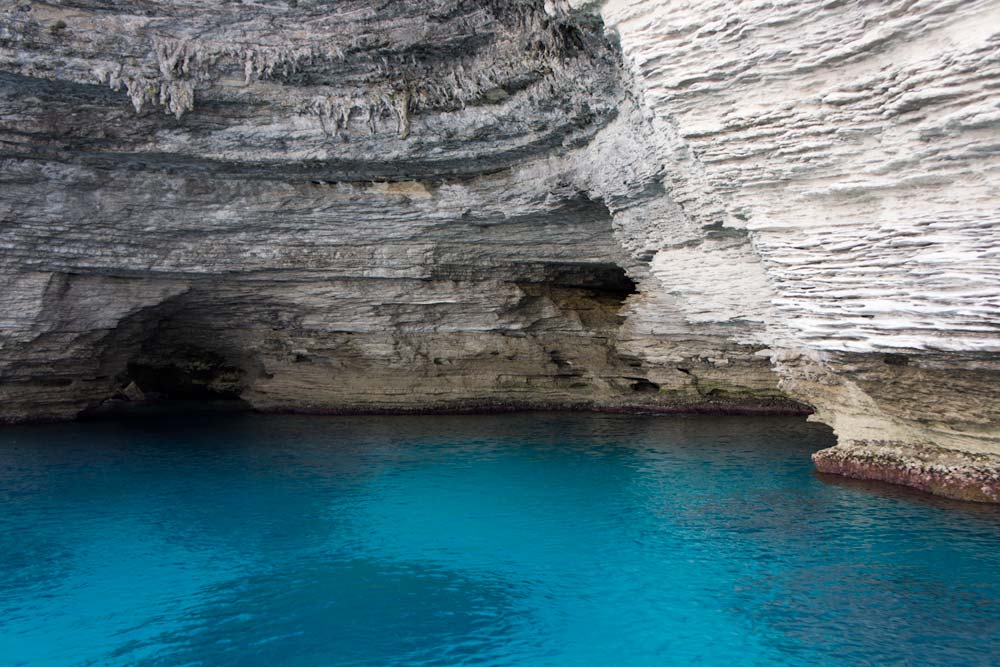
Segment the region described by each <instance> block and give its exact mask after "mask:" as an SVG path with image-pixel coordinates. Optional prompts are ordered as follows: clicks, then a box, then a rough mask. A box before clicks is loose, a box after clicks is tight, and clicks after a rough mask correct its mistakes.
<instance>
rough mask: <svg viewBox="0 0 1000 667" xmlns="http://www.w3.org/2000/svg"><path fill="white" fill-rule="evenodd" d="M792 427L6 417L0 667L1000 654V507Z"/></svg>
mask: <svg viewBox="0 0 1000 667" xmlns="http://www.w3.org/2000/svg"><path fill="white" fill-rule="evenodd" d="M830 442H831V436H830V435H829V432H828V431H827V430H826V429H824V428H821V427H817V426H811V425H806V424H805V423H804V422H803V421H802V420H801V419H793V418H756V419H750V418H707V417H637V416H614V415H589V414H547V413H539V414H525V415H500V416H485V417H484V416H476V417H391V418H390V417H343V418H340V417H338V418H320V417H264V416H258V415H252V414H234V415H225V416H212V415H207V414H201V415H198V414H192V415H187V416H183V417H178V416H169V415H168V416H160V417H153V418H147V419H136V418H116V419H110V420H103V421H95V422H88V423H77V424H68V425H59V426H30V427H28V426H24V427H10V428H4V429H0V507H2V512H0V665H5V666H6V665H30V666H32V667H42V666H48V665H58V666H60V667H63V666H67V665H115V666H117V665H164V666H165V665H171V666H175V665H176V666H179V665H187V666H193V665H205V666H216V665H234V666H235V665H240V666H257V665H260V666H265V665H267V666H271V665H275V666H287V667H295V666H326V665H372V666H384V665H414V666H424V665H518V666H521V665H528V666H531V665H553V666H563V665H566V666H569V665H600V666H607V665H625V666H635V667H643V666H646V665H650V666H652V665H656V666H663V665H708V666H716V665H720V666H726V667H731V666H734V665H803V666H805V665H809V666H819V665H830V666H833V665H843V666H858V665H921V666H927V665H942V666H943V665H948V666H949V667H958V666H962V665H983V666H984V667H985V666H987V665H989V666H991V667H992V666H993V665H996V664H1000V514H998V512H997V511H996V510H995V509H993V508H988V507H979V506H974V505H966V504H961V503H951V502H947V501H941V500H936V499H933V498H930V497H928V496H924V495H922V494H918V493H913V492H909V491H904V490H899V489H897V488H896V487H890V486H886V485H861V484H851V483H831V481H829V480H827V479H821V478H819V477H818V476H816V475H814V474H813V473H812V472H811V466H810V462H809V454H810V453H811V452H812V451H815V450H816V449H819V448H821V447H824V446H827V445H829V444H830Z"/></svg>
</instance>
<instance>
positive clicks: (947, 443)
mask: <svg viewBox="0 0 1000 667" xmlns="http://www.w3.org/2000/svg"><path fill="white" fill-rule="evenodd" d="M997 26H1000V6H998V5H997V4H996V2H995V1H993V0H972V1H966V2H961V3H960V2H957V1H954V0H941V1H940V2H919V3H913V2H909V1H904V0H892V1H890V2H883V3H860V4H859V3H836V2H834V3H831V2H821V1H819V0H809V1H806V2H802V1H798V2H790V1H789V2H774V3H736V4H733V3H730V2H721V0H720V1H715V0H709V1H705V2H697V3H691V2H684V1H681V0H628V1H626V0H607V1H606V2H598V1H595V0H560V1H554V0H546V1H544V2H542V1H533V0H515V1H505V2H495V1H488V0H480V1H477V2H468V1H464V0H411V1H408V2H393V3H375V2H371V0H348V1H346V2H338V3H332V4H331V3H324V2H314V1H311V0H299V1H298V2H269V3H254V4H252V5H251V4H246V5H243V4H237V3H215V2H207V1H204V0H181V1H179V2H171V3H158V2H142V3H132V2H129V3H125V2H115V1H113V0H76V1H74V2H50V3H32V2H16V3H15V2H9V3H2V4H0V161H2V170H0V181H2V182H0V247H2V249H3V254H2V255H0V281H2V286H3V288H4V289H2V290H0V419H4V420H21V419H37V418H66V417H72V416H73V415H75V414H77V413H79V412H80V411H81V410H84V409H86V408H88V407H92V406H94V405H97V404H99V403H100V402H101V401H103V400H105V399H106V398H108V397H110V396H113V395H115V394H116V393H118V392H120V391H121V390H122V389H123V388H124V387H126V386H128V385H129V383H131V382H135V383H136V386H138V387H140V388H141V389H142V390H143V391H146V392H148V393H149V394H150V395H157V394H163V393H166V394H171V393H173V394H185V395H190V394H192V392H193V393H198V392H201V391H206V392H209V393H210V394H211V393H214V394H224V395H235V394H238V395H240V396H241V397H243V398H244V399H246V400H248V401H249V402H251V403H252V404H253V405H254V406H256V407H258V408H260V409H265V410H301V411H317V412H337V411H370V410H375V411H378V410H393V411H396V410H432V409H472V408H476V409H483V408H507V407H525V406H539V407H589V408H607V409H657V410H681V409H686V410H711V411H720V412H725V411H749V412H768V411H782V410H795V409H801V403H796V402H794V401H792V400H790V399H789V398H788V397H789V396H791V397H793V398H794V399H795V400H797V401H801V402H802V403H806V404H809V405H811V406H813V407H814V408H815V410H816V414H815V417H816V418H817V419H820V420H822V421H825V422H826V423H829V424H831V425H832V426H833V427H834V429H835V430H836V431H837V433H838V436H839V438H840V442H841V445H838V448H836V449H837V450H838V451H837V452H836V453H835V454H829V453H828V454H824V455H823V456H820V457H819V458H818V461H819V460H822V461H834V460H837V461H840V463H838V464H837V465H835V466H834V465H833V464H830V465H827V464H823V465H825V466H826V469H828V470H832V469H834V468H838V469H839V471H840V472H845V473H849V474H853V475H860V476H865V475H866V473H865V472H864V470H866V469H867V470H873V469H874V468H872V467H871V466H869V467H868V468H866V467H865V466H864V465H862V463H863V461H866V460H867V459H866V458H865V457H866V456H867V454H866V453H865V452H866V451H867V450H866V449H865V447H867V445H865V444H863V443H876V442H881V443H886V442H891V443H892V445H891V447H889V446H882V445H879V447H882V449H880V450H879V457H880V458H879V461H880V463H879V465H880V466H881V468H879V469H880V470H883V472H878V473H875V472H872V473H870V474H867V476H874V477H878V478H882V479H887V478H889V477H892V479H893V480H894V481H902V482H903V483H910V484H912V485H916V486H921V487H922V488H924V487H928V486H933V485H930V484H925V483H924V482H918V481H914V480H917V477H918V476H915V475H913V474H910V473H909V472H907V471H909V470H911V469H913V465H911V464H912V462H913V461H917V460H921V461H922V460H924V459H923V458H921V457H925V455H926V452H928V451H938V450H941V451H945V452H966V453H970V456H971V455H972V454H974V455H975V456H976V457H978V458H976V459H975V460H976V463H975V466H978V467H976V470H981V469H983V470H985V469H987V468H988V467H989V466H990V465H994V463H991V461H995V460H997V459H1000V391H998V390H997V389H996V387H997V379H998V377H997V375H998V372H1000V371H998V361H997V353H998V352H1000V338H998V331H1000V325H998V322H1000V252H998V248H1000V223H998V220H997V211H998V202H1000V192H998V190H997V185H996V184H997V183H998V182H1000V181H998V179H997V178H996V175H997V172H998V167H1000V106H998V105H997V102H996V94H995V93H996V89H997V86H998V82H1000V56H998V54H1000V49H998V44H1000V34H998V30H1000V29H998V28H997ZM840 447H843V448H844V449H842V450H841V449H839V448H840ZM887 447H888V448H887ZM908 448H910V449H908ZM929 448H930V449H929ZM933 448H937V449H933ZM883 450H884V451H883ZM907 452H910V453H907ZM911 455H912V457H911ZM946 456H952V454H947V455H946ZM955 456H957V457H958V458H955V459H954V461H955V462H950V463H948V466H951V467H952V468H955V467H959V468H960V467H961V466H962V465H964V464H962V463H961V461H962V460H965V459H962V458H961V456H959V455H958V454H956V455H955ZM852 457H853V459H852ZM908 457H910V458H908ZM983 457H985V458H983ZM990 457H993V458H990ZM850 460H854V461H855V462H856V463H857V465H855V464H848V462H849V461H850ZM892 460H895V461H896V462H897V463H898V465H899V468H898V471H899V474H897V475H894V476H893V475H889V474H888V473H886V472H884V470H885V469H887V466H888V467H891V461H892ZM970 460H971V459H970ZM949 461H951V459H949ZM887 462H889V463H887ZM823 465H821V467H823ZM969 465H972V464H971V463H970V464H969ZM984 466H985V468H984ZM997 467H998V468H1000V462H998V463H997ZM949 474H951V473H949ZM976 474H977V475H978V474H979V473H976ZM949 479H950V478H949ZM935 484H936V486H935V487H934V489H932V490H935V491H939V490H940V488H944V487H943V486H942V484H938V483H937V482H935ZM987 495H988V494H987ZM979 499H983V498H979Z"/></svg>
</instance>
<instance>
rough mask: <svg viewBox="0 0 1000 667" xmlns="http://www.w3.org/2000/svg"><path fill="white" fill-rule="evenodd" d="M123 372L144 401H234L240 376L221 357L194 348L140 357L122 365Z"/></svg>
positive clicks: (240, 380) (233, 366) (186, 346)
mask: <svg viewBox="0 0 1000 667" xmlns="http://www.w3.org/2000/svg"><path fill="white" fill-rule="evenodd" d="M125 373H126V375H127V377H128V380H129V381H130V382H132V383H135V385H136V386H137V387H139V389H141V390H142V393H143V395H144V396H145V398H146V400H187V401H192V400H237V399H239V396H240V392H241V391H242V384H243V376H244V371H243V369H241V368H239V367H238V366H236V365H234V364H232V363H230V362H228V361H227V360H226V358H225V357H224V356H222V355H221V354H218V353H216V352H213V351H211V350H206V349H204V348H200V347H196V346H194V345H180V346H178V347H176V348H174V349H170V350H168V351H167V352H166V354H160V355H156V356H153V355H149V354H144V355H143V354H141V355H140V356H139V357H137V358H136V359H133V360H130V361H129V362H128V363H127V364H126V371H125Z"/></svg>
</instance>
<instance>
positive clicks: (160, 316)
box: [103, 293, 250, 410]
mask: <svg viewBox="0 0 1000 667" xmlns="http://www.w3.org/2000/svg"><path fill="white" fill-rule="evenodd" d="M192 298H193V295H192V294H191V293H187V294H185V295H180V296H178V297H174V298H172V299H168V300H167V301H165V302H162V303H160V304H158V305H157V306H154V307H152V308H149V309H145V310H143V311H140V312H138V313H136V314H135V315H133V316H132V317H130V318H128V319H127V320H124V321H122V322H121V323H120V324H119V326H118V328H117V329H116V330H115V331H114V333H113V334H112V335H111V336H110V337H109V339H108V340H107V341H106V343H107V345H106V348H105V358H104V362H103V363H104V367H105V368H106V369H107V370H108V372H109V375H111V376H112V377H113V382H114V394H113V396H112V397H111V400H110V401H108V405H107V406H105V407H112V406H115V405H117V406H126V405H133V406H135V405H146V406H149V405H154V404H155V405H158V406H161V407H165V406H168V405H173V406H175V407H177V408H185V409H199V410H201V409H209V408H212V407H213V406H218V407H219V409H225V410H231V409H234V408H237V407H245V408H249V405H248V404H247V403H245V402H244V401H242V400H241V399H240V395H241V394H242V393H243V391H244V389H245V388H246V386H247V384H248V372H247V369H248V368H249V367H250V364H249V363H247V359H248V358H249V357H248V355H246V354H244V353H243V351H242V349H241V346H240V344H239V336H238V335H233V333H232V332H231V331H225V330H221V327H222V325H223V323H224V322H226V321H227V320H225V319H224V318H221V317H218V318H217V317H215V316H216V315H219V311H220V310H224V309H225V308H224V307H220V306H218V305H217V306H216V307H215V308H214V309H208V310H205V309H202V308H200V307H197V306H196V304H192V303H190V300H191V299H192ZM199 313H210V314H212V316H206V315H202V314H199ZM223 403H226V404H228V405H222V404H223Z"/></svg>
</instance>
